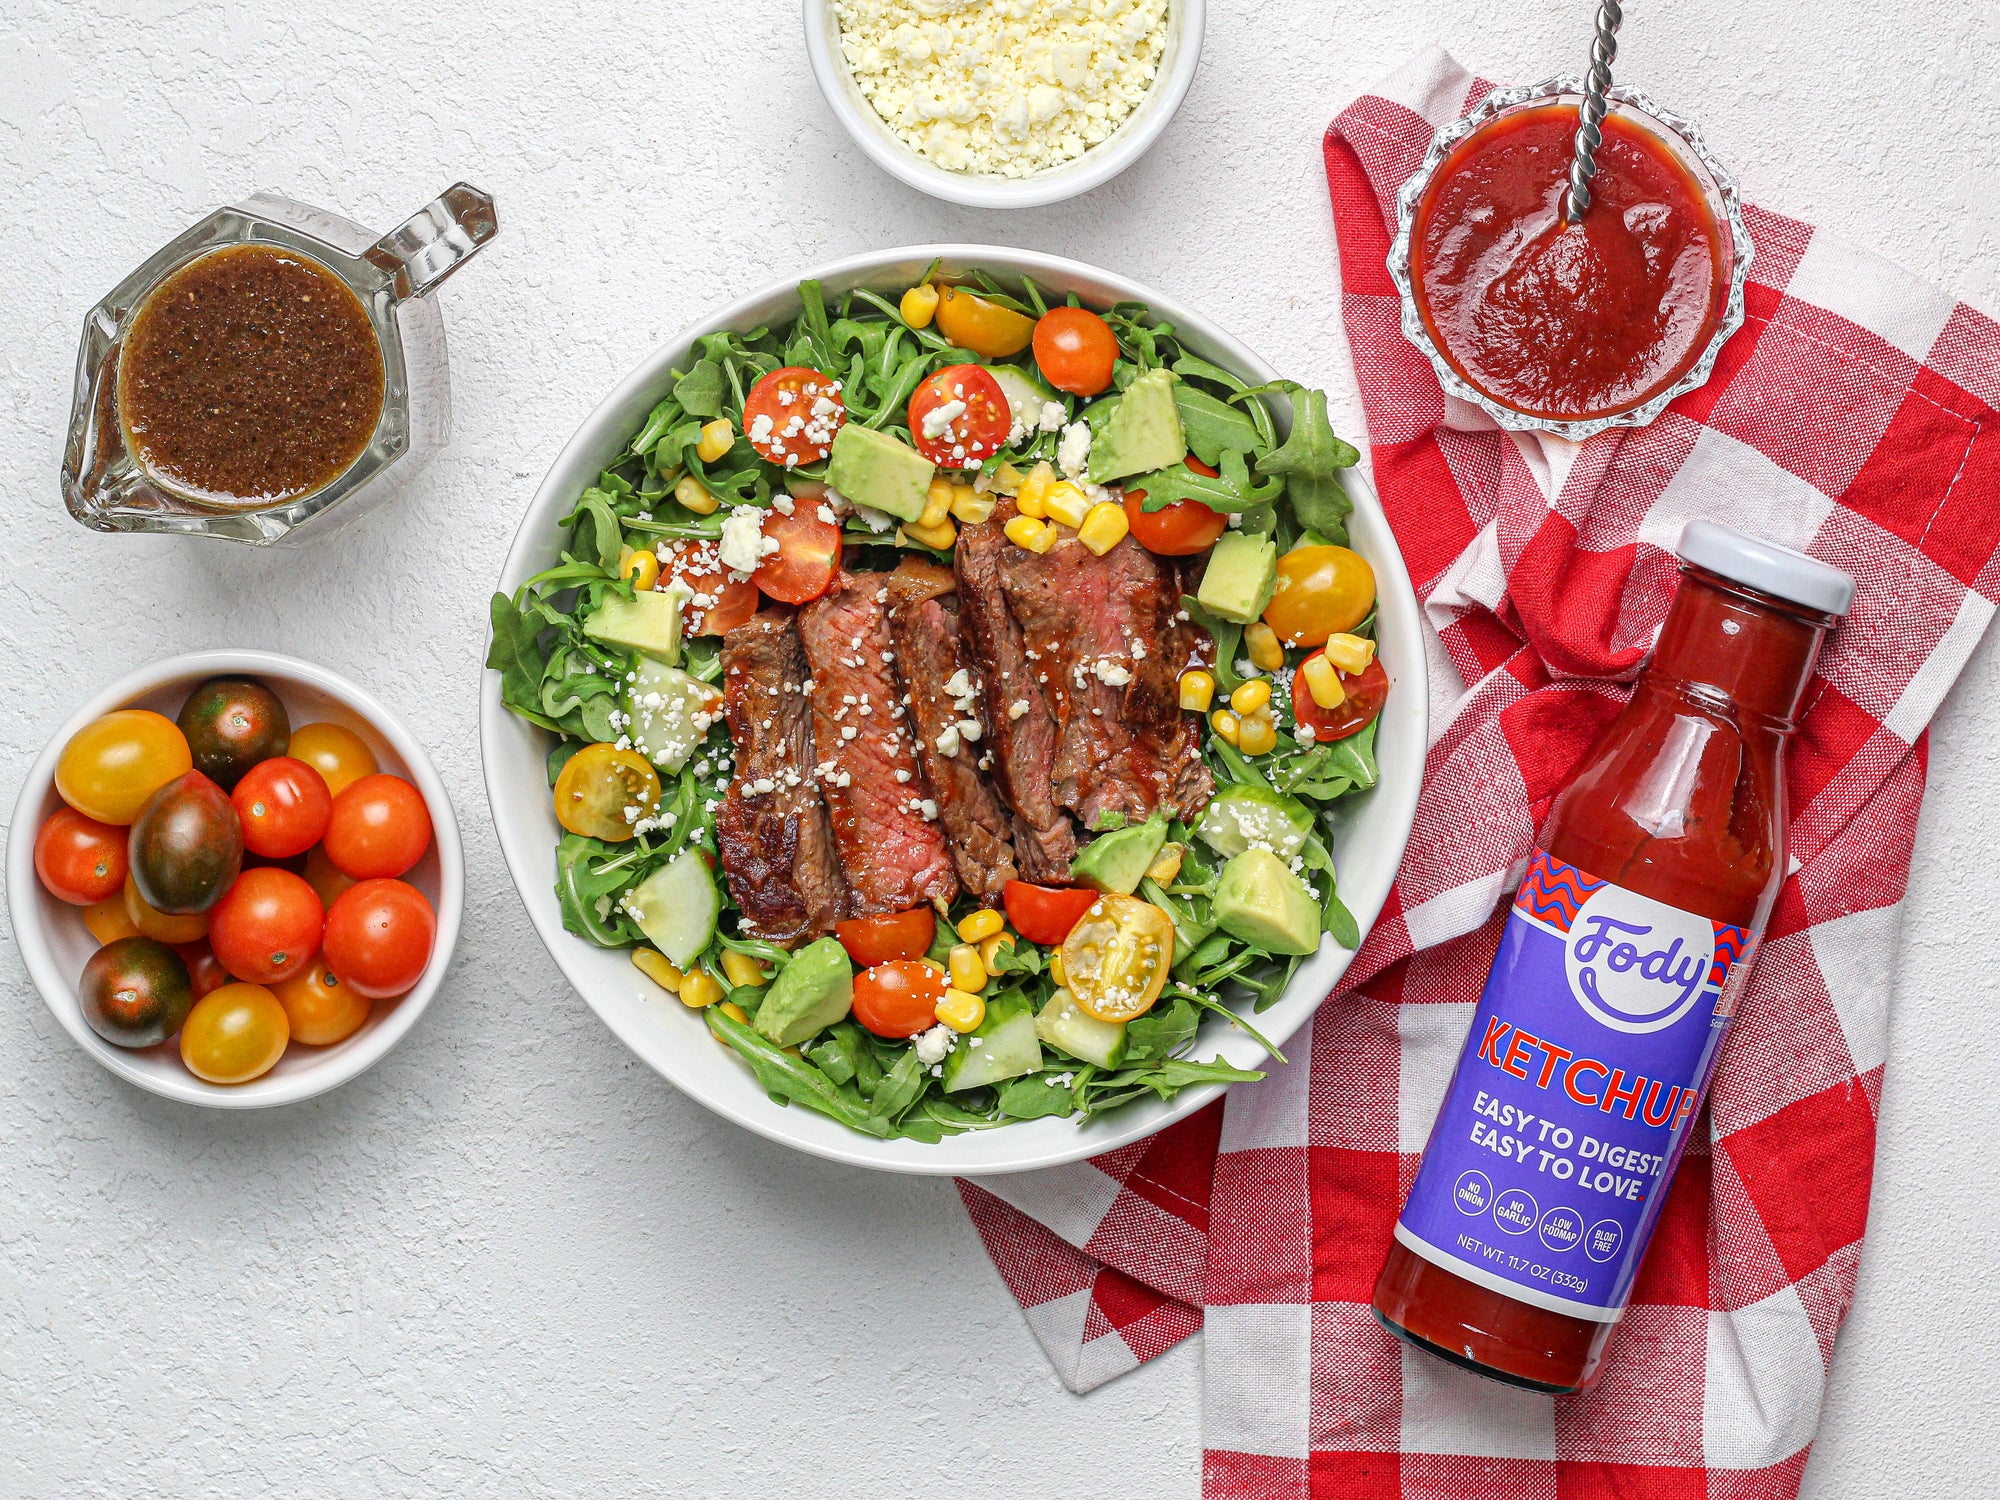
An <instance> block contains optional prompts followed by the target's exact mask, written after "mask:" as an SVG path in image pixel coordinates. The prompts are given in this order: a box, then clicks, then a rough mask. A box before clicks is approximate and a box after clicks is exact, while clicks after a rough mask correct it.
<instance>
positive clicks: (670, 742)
mask: <svg viewBox="0 0 2000 1500" xmlns="http://www.w3.org/2000/svg"><path fill="white" fill-rule="evenodd" d="M720 703H721V700H720V699H719V698H718V697H717V696H716V692H715V689H714V688H712V687H710V686H709V685H708V684H707V683H705V682H703V681H701V680H700V679H699V678H697V677H690V676H689V675H688V674H687V673H686V672H683V671H682V670H681V669H680V668H679V667H668V666H662V665H661V664H660V663H659V662H656V661H654V660H652V659H651V658H650V657H644V656H642V657H640V658H639V665H638V666H637V668H635V669H634V671H633V680H632V681H631V682H630V683H629V684H627V686H626V688H625V717H626V721H627V725H628V728H629V732H630V733H631V736H632V748H633V749H635V750H637V751H638V752H639V753H640V754H641V755H643V756H645V757H646V759H647V760H650V761H651V762H652V763H653V764H654V765H656V766H658V767H659V768H660V769H661V770H662V771H678V770H680V768H681V767H682V766H684V765H686V764H687V762H688V757H689V756H690V755H692V754H694V752H695V749H696V747H697V746H699V745H700V744H701V742H702V741H703V740H704V739H706V738H707V737H708V726H709V725H710V724H712V723H714V722H715V717H716V714H717V713H718V712H719V711H720Z"/></svg>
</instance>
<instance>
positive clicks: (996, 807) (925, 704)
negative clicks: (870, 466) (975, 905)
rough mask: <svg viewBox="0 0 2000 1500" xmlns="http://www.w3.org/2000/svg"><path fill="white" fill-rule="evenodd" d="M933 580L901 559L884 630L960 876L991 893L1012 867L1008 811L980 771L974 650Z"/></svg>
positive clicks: (988, 760) (981, 731)
mask: <svg viewBox="0 0 2000 1500" xmlns="http://www.w3.org/2000/svg"><path fill="white" fill-rule="evenodd" d="M925 566H926V567H928V566H929V565H925ZM931 572H943V570H942V569H934V568H933V569H931ZM936 581H937V580H936V579H935V578H934V577H932V576H929V574H928V573H926V574H915V575H911V574H906V573H905V572H904V568H903V566H901V565H899V566H898V567H897V569H896V572H894V573H892V574H890V575H889V637H890V639H891V640H892V641H893V642H894V643H895V650H896V675H897V676H898V677H899V678H901V679H902V683H903V694H904V697H903V702H904V705H905V706H906V707H907V708H908V709H909V711H910V718H909V723H910V725H911V727H912V729H913V732H914V733H915V735H916V739H917V759H918V760H919V761H920V762H922V764H923V768H924V781H925V783H926V785H928V786H929V788H930V794H931V797H932V798H933V799H934V800H935V801H936V803H937V813H938V822H939V823H941V824H942V825H943V826H944V832H945V838H946V840H947V841H948V842H949V844H950V845H951V858H952V863H953V864H954V865H955V866H956V867H957V869H958V879H959V883H960V884H961V885H963V886H964V887H965V888H966V889H967V890H969V891H971V892H972V893H973V894H974V895H977V896H979V897H982V898H983V899H986V900H989V901H990V900H995V899H997V898H998V897H999V895H1000V887H1001V886H1003V885H1004V884H1006V883H1007V882H1008V881H1010V880H1012V879H1013V878H1014V875H1015V871H1014V846H1013V844H1012V842H1011V841H1010V839H1009V832H1010V829H1011V827H1012V824H1013V817H1012V815H1011V814H1009V813H1008V811H1007V809H1006V807H1005V806H1004V805H1003V804H1002V803H1001V801H1000V797H999V795H998V793H996V792H995V791H994V790H993V788H992V786H991V785H989V784H988V782H987V780H986V777H985V776H984V775H983V774H981V771H980V767H981V766H982V765H985V766H990V765H991V764H992V753H991V752H990V751H989V750H987V749H986V746H985V739H986V733H985V726H986V713H987V710H986V705H985V701H984V699H985V693H984V690H983V687H982V684H981V680H980V677H979V674H978V670H977V666H976V664H975V663H974V661H973V659H972V653H971V652H970V651H968V650H967V649H966V648H965V645H964V643H963V642H962V641H961V640H960V639H959V633H958V603H957V601H956V600H955V599H954V598H953V597H952V596H951V595H950V594H949V593H944V594H938V593H935V592H933V588H934V586H935V584H936ZM944 583H945V586H946V587H947V588H949V587H950V584H951V574H949V573H944ZM967 726H970V727H969V728H968V727H967Z"/></svg>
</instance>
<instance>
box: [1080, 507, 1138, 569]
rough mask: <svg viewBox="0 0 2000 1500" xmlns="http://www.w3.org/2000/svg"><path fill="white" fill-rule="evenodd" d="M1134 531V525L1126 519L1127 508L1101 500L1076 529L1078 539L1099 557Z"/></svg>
mask: <svg viewBox="0 0 2000 1500" xmlns="http://www.w3.org/2000/svg"><path fill="white" fill-rule="evenodd" d="M1131 529H1132V523H1131V522H1130V521H1128V520H1127V519H1126V518H1125V507H1124V506H1122V505H1113V504H1112V503H1111V502H1110V501H1109V500H1100V501H1098V502H1097V504H1095V505H1093V506H1091V507H1090V510H1089V513H1088V514H1086V515H1085V516H1084V518H1083V524H1082V525H1081V526H1079V527H1077V529H1076V539H1077V540H1078V541H1079V542H1082V543H1083V545H1084V546H1086V547H1088V548H1089V549H1090V550H1091V551H1092V552H1095V553H1096V554H1097V555H1098V556H1099V557H1102V556H1104V554H1105V553H1107V552H1109V551H1110V550H1111V549H1112V548H1113V547H1115V546H1117V545H1118V544H1119V543H1120V542H1122V541H1124V540H1125V533H1126V532H1128V531H1130V530H1131Z"/></svg>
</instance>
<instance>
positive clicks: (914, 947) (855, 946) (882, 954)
mask: <svg viewBox="0 0 2000 1500" xmlns="http://www.w3.org/2000/svg"><path fill="white" fill-rule="evenodd" d="M833 935H834V936H835V937H837V938H839V939H840V946H841V947H843V948H845V949H846V950H847V956H848V957H849V958H851V959H853V960H854V961H855V962H856V963H858V964H860V965H861V967H862V968H864V969H870V968H873V967H874V966H875V965H876V964H886V963H888V962H890V961H891V960H892V959H899V958H922V957H923V956H924V955H925V954H926V953H928V952H930V951H931V939H932V938H934V937H935V936H937V916H936V914H935V913H934V912H932V910H931V909H930V908H929V907H928V906H920V907H918V908H917V909H916V910H915V911H896V912H889V913H887V914H886V915H884V916H879V917H856V918H854V919H853V920H852V921H850V922H836V923H835V924H834V927H833Z"/></svg>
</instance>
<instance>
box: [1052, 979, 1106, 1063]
mask: <svg viewBox="0 0 2000 1500" xmlns="http://www.w3.org/2000/svg"><path fill="white" fill-rule="evenodd" d="M1035 1035H1036V1036H1038V1037H1040V1038H1041V1039H1042V1040H1043V1041H1045V1042H1047V1043H1048V1044H1049V1045H1050V1046H1051V1047H1055V1048H1058V1049H1060V1050H1061V1051H1064V1052H1067V1053H1068V1054H1069V1055H1070V1056H1071V1057H1074V1058H1077V1059H1079V1060H1081V1061H1083V1062H1087V1063H1095V1064H1097V1066H1098V1067H1100V1068H1107V1069H1109V1068H1115V1067H1117V1066H1118V1065H1119V1064H1120V1063H1122V1062H1123V1061H1125V1023H1124V1022H1123V1021H1100V1020H1098V1019H1097V1017H1095V1016H1093V1015H1088V1014H1086V1013H1085V1011H1084V1009H1083V1007H1082V1006H1080V1005H1078V1004H1077V1003H1076V997H1075V996H1073V995H1071V994H1070V992H1069V991H1068V990H1057V991H1056V992H1055V993H1054V994H1053V995H1051V996H1049V1003H1048V1004H1047V1005H1044V1006H1043V1007H1042V1013H1041V1014H1040V1015H1038V1016H1036V1017H1035Z"/></svg>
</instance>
